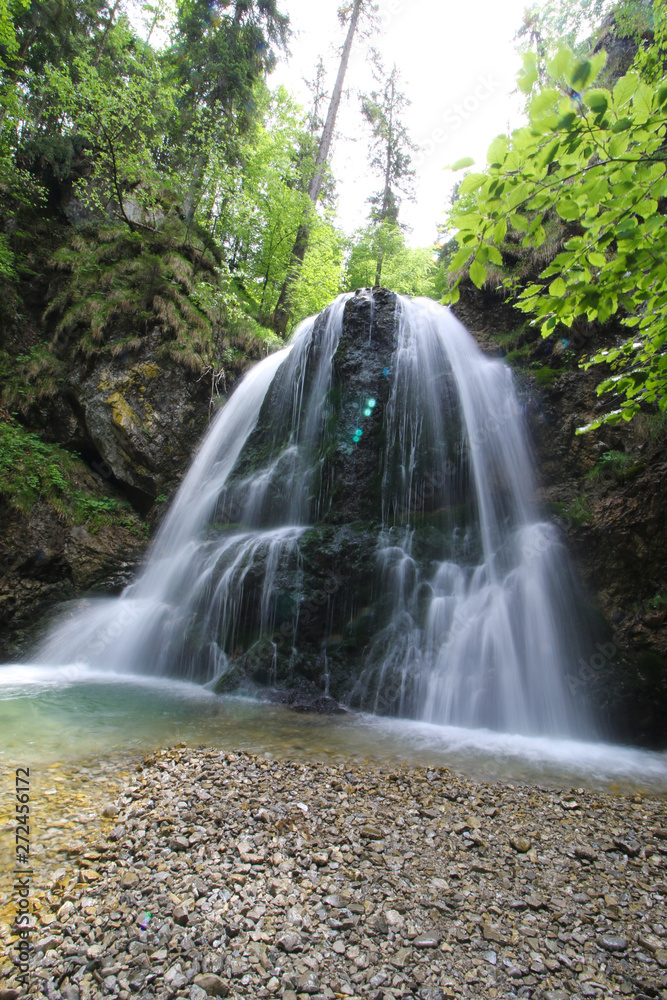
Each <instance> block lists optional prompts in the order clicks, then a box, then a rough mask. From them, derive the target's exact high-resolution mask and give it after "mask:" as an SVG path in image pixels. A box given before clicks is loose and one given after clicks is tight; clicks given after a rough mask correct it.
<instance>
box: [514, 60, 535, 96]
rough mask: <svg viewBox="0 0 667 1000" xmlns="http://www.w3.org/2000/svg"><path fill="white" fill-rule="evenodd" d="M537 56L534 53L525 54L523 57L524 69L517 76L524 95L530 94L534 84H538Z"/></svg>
mask: <svg viewBox="0 0 667 1000" xmlns="http://www.w3.org/2000/svg"><path fill="white" fill-rule="evenodd" d="M537 78H538V73H537V56H536V55H535V53H534V52H525V53H524V55H523V69H522V70H521V72H520V73H519V75H518V76H517V84H518V86H519V90H520V91H521V92H522V93H523V94H529V93H530V91H531V90H532V89H533V84H534V83H536V82H537Z"/></svg>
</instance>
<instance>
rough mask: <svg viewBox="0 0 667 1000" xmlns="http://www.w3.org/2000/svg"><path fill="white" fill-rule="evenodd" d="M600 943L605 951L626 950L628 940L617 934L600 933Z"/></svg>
mask: <svg viewBox="0 0 667 1000" xmlns="http://www.w3.org/2000/svg"><path fill="white" fill-rule="evenodd" d="M599 941H600V944H601V945H602V947H603V948H604V949H605V950H606V951H626V949H627V947H628V942H627V941H626V940H625V938H622V937H619V935H618V934H602V936H601V937H600V938H599Z"/></svg>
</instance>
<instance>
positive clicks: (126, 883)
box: [120, 871, 139, 889]
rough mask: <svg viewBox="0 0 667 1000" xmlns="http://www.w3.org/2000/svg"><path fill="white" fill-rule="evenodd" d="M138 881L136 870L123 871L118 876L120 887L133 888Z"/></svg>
mask: <svg viewBox="0 0 667 1000" xmlns="http://www.w3.org/2000/svg"><path fill="white" fill-rule="evenodd" d="M138 881H139V876H138V875H137V873H136V872H130V871H127V872H123V874H122V875H121V877H120V886H121V889H133V888H134V886H135V885H136V884H137V882H138Z"/></svg>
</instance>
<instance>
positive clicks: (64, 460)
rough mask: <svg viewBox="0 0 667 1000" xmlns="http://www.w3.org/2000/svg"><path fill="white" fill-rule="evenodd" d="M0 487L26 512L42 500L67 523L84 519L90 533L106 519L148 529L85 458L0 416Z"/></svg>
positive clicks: (142, 531)
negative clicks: (104, 485) (103, 484)
mask: <svg viewBox="0 0 667 1000" xmlns="http://www.w3.org/2000/svg"><path fill="white" fill-rule="evenodd" d="M0 492H1V493H2V494H3V495H4V496H5V497H6V498H7V500H8V501H9V503H10V504H11V506H12V507H14V508H15V509H16V510H20V511H22V512H23V513H24V514H29V513H30V512H31V511H32V510H33V508H34V507H35V506H36V505H37V504H38V503H44V504H46V505H47V506H49V507H50V508H51V509H52V510H54V511H55V512H56V513H57V514H58V515H59V516H60V517H61V518H63V520H64V521H65V522H66V523H67V524H69V525H85V526H86V528H87V530H88V531H89V532H91V534H95V532H97V531H99V530H100V528H101V527H102V526H103V525H105V524H108V523H113V524H114V525H120V526H122V527H124V528H127V529H128V530H130V531H132V532H133V533H134V534H137V535H144V534H145V533H146V526H145V525H144V524H143V523H142V522H141V521H140V520H139V518H138V517H137V515H136V514H135V513H134V512H133V510H132V508H131V507H130V505H129V504H128V503H126V502H125V501H121V500H116V499H115V498H113V497H110V496H107V495H105V494H104V493H103V491H102V488H101V485H100V484H99V483H98V481H97V480H96V479H95V477H94V476H93V474H92V473H91V471H90V469H89V468H88V466H87V465H86V464H85V463H84V462H83V461H81V459H79V458H75V457H74V456H73V455H70V453H69V452H67V451H65V449H64V448H61V447H60V446H59V445H56V444H47V443H46V442H45V441H42V439H41V438H40V437H39V436H38V435H37V434H33V433H31V432H30V431H27V430H26V429H25V428H24V427H22V426H21V425H20V424H19V423H17V422H16V421H15V420H3V421H1V422H0Z"/></svg>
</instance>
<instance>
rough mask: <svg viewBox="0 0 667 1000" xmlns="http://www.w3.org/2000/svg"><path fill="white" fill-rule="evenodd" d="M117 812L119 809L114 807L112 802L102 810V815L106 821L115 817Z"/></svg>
mask: <svg viewBox="0 0 667 1000" xmlns="http://www.w3.org/2000/svg"><path fill="white" fill-rule="evenodd" d="M119 812H120V809H119V808H118V806H115V805H114V804H113V802H108V803H107V805H105V807H104V809H103V810H102V815H103V816H106V817H107V819H112V818H113V817H114V816H117V815H118V813H119Z"/></svg>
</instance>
